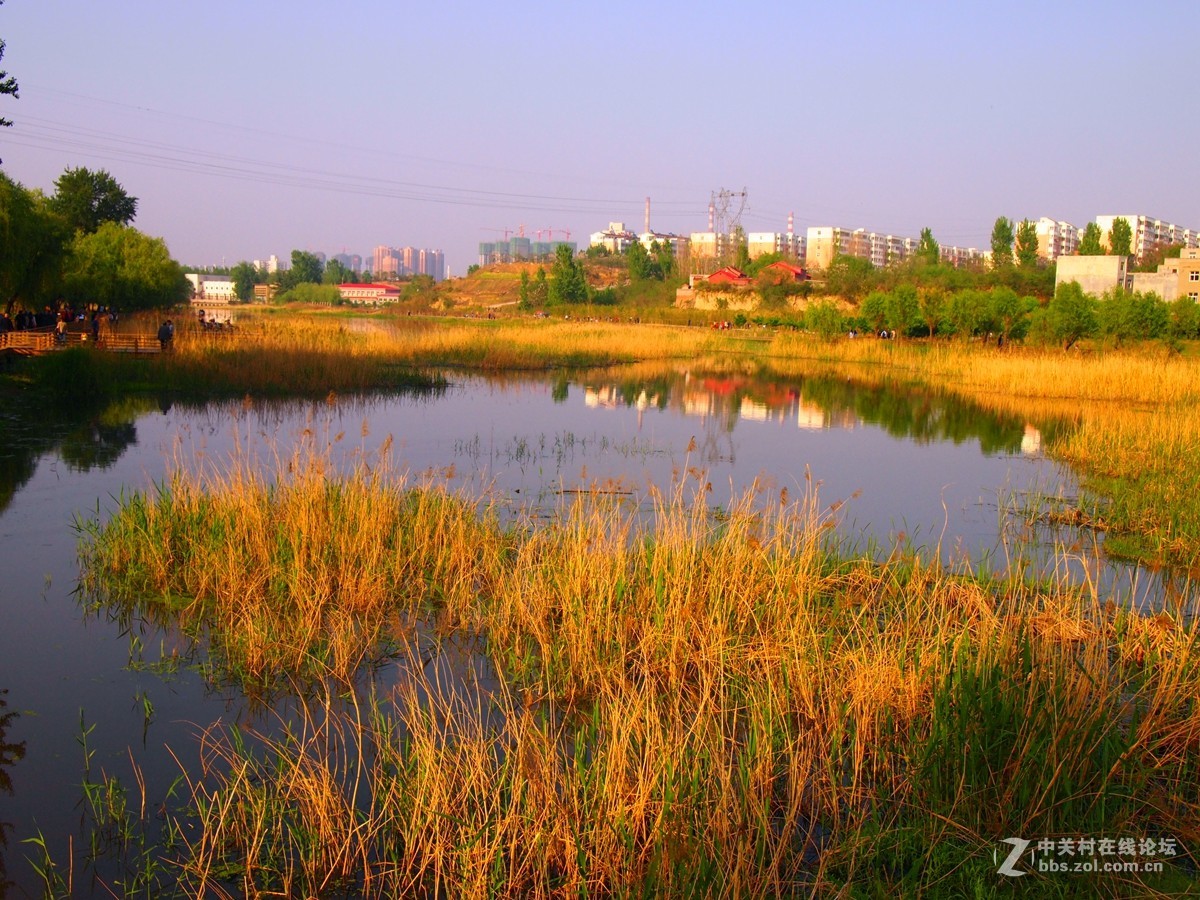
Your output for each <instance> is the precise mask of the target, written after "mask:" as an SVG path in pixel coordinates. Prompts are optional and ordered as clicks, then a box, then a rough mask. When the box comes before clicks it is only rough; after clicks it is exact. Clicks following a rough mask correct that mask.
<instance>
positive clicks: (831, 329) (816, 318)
mask: <svg viewBox="0 0 1200 900" xmlns="http://www.w3.org/2000/svg"><path fill="white" fill-rule="evenodd" d="M804 318H805V321H806V322H807V324H808V327H809V328H811V329H812V330H813V331H815V332H816V333H817V334H819V335H820V336H821V337H822V338H824V339H825V340H827V341H829V340H833V338H834V337H836V336H837V335H838V333H839V332H841V331H842V330H843V328H844V327H845V320H844V318H843V316H842V311H841V310H840V309H838V305H837V304H836V303H834V302H833V301H832V300H822V301H821V302H820V303H814V304H813V305H812V306H810V307H809V308H808V312H807V314H806V315H805V317H804Z"/></svg>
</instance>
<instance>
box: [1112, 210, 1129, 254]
mask: <svg viewBox="0 0 1200 900" xmlns="http://www.w3.org/2000/svg"><path fill="white" fill-rule="evenodd" d="M1108 254H1109V256H1132V255H1133V229H1132V228H1131V227H1130V225H1129V220H1128V219H1125V218H1122V217H1121V216H1117V217H1116V218H1115V219H1113V223H1112V228H1111V229H1109V232H1108Z"/></svg>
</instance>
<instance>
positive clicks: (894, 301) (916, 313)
mask: <svg viewBox="0 0 1200 900" xmlns="http://www.w3.org/2000/svg"><path fill="white" fill-rule="evenodd" d="M884 308H885V311H886V316H887V327H888V328H889V329H890V330H891V332H892V333H893V334H900V335H904V334H907V333H908V332H909V330H910V329H911V328H912V327H913V325H914V324H915V323H917V322H919V321H920V317H921V304H920V302H919V301H918V299H917V289H916V288H915V287H913V286H912V285H911V284H902V285H899V286H897V288H896V289H895V290H894V291H891V292H890V293H888V295H887V301H886V302H885V304H884Z"/></svg>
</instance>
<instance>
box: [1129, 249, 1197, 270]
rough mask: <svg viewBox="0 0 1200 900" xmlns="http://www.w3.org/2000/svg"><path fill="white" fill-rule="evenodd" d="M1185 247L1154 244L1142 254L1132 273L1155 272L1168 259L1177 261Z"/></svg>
mask: <svg viewBox="0 0 1200 900" xmlns="http://www.w3.org/2000/svg"><path fill="white" fill-rule="evenodd" d="M1185 247H1186V245H1185V244H1155V245H1154V246H1153V247H1151V248H1150V249H1149V250H1147V251H1146V252H1145V253H1143V254H1142V261H1141V262H1140V263H1139V264H1138V265H1137V266H1134V268H1133V270H1132V271H1134V272H1157V271H1158V267H1159V266H1161V265H1162V264H1163V263H1164V262H1166V261H1167V260H1168V259H1178V258H1179V257H1180V255H1181V254H1182V253H1183V250H1184V248H1185Z"/></svg>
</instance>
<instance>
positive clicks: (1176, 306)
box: [1167, 296, 1200, 340]
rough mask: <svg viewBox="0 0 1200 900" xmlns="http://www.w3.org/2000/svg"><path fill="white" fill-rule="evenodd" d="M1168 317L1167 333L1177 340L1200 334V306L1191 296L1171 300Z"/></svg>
mask: <svg viewBox="0 0 1200 900" xmlns="http://www.w3.org/2000/svg"><path fill="white" fill-rule="evenodd" d="M1167 318H1168V325H1167V334H1168V335H1169V336H1170V337H1171V338H1173V339H1175V340H1189V339H1191V338H1194V337H1196V336H1197V335H1198V334H1200V306H1198V305H1197V304H1196V301H1195V300H1193V299H1192V298H1191V297H1187V296H1183V297H1179V298H1177V299H1175V300H1173V301H1171V305H1170V307H1169V309H1168V310H1167Z"/></svg>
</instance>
